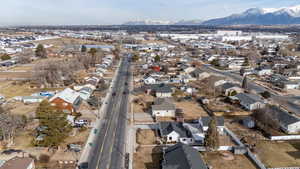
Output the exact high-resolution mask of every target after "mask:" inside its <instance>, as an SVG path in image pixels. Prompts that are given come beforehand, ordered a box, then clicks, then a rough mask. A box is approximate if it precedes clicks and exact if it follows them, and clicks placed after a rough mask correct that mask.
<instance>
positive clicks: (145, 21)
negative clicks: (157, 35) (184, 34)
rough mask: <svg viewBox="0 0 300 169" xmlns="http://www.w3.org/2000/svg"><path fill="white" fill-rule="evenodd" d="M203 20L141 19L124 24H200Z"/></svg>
mask: <svg viewBox="0 0 300 169" xmlns="http://www.w3.org/2000/svg"><path fill="white" fill-rule="evenodd" d="M201 23H202V20H180V21H177V22H172V21H163V20H140V21H129V22H126V23H124V24H123V25H200V24H201Z"/></svg>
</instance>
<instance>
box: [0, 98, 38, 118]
mask: <svg viewBox="0 0 300 169" xmlns="http://www.w3.org/2000/svg"><path fill="white" fill-rule="evenodd" d="M38 106H39V103H32V104H24V103H22V102H10V103H7V104H5V106H4V107H5V108H8V109H9V110H10V113H11V114H13V115H25V116H26V117H35V111H36V108H37V107H38Z"/></svg>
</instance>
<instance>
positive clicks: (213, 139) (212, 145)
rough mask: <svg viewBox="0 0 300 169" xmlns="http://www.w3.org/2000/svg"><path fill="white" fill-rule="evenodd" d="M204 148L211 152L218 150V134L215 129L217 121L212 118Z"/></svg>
mask: <svg viewBox="0 0 300 169" xmlns="http://www.w3.org/2000/svg"><path fill="white" fill-rule="evenodd" d="M204 141H205V146H206V147H207V148H208V149H209V150H210V151H211V150H217V149H218V148H219V133H218V129H217V120H216V118H215V117H212V119H211V121H210V122H209V125H208V131H207V133H206V136H205V140H204Z"/></svg>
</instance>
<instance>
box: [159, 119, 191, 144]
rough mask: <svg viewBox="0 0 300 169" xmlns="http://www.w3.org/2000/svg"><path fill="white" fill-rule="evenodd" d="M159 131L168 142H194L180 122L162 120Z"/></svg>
mask: <svg viewBox="0 0 300 169" xmlns="http://www.w3.org/2000/svg"><path fill="white" fill-rule="evenodd" d="M159 133H160V135H161V137H162V138H163V140H164V141H165V142H167V143H177V142H181V143H184V144H191V143H193V142H194V140H193V138H191V135H190V134H189V132H188V131H187V130H186V129H185V128H184V127H183V124H182V123H178V122H160V123H159Z"/></svg>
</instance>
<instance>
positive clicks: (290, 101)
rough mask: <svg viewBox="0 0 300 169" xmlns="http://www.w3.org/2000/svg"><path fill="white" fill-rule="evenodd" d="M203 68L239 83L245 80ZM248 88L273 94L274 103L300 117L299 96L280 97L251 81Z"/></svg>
mask: <svg viewBox="0 0 300 169" xmlns="http://www.w3.org/2000/svg"><path fill="white" fill-rule="evenodd" d="M203 68H204V69H205V70H207V71H210V72H213V73H217V74H221V75H224V76H227V77H230V78H232V79H234V80H236V81H239V82H242V80H243V77H242V76H240V75H237V74H234V73H231V72H226V71H220V70H216V69H214V68H212V67H211V66H209V65H205V66H204V67H203ZM248 88H249V89H250V90H254V91H256V92H257V93H262V92H264V91H269V92H270V93H271V98H272V99H273V101H275V102H276V103H278V104H279V105H280V106H282V107H284V108H285V109H286V110H288V111H290V112H293V113H295V114H298V115H300V105H297V104H295V103H294V102H295V101H297V100H299V99H300V97H297V96H279V95H277V94H275V93H273V92H272V91H270V90H268V89H266V88H264V87H263V86H260V85H258V84H256V83H254V82H250V81H248Z"/></svg>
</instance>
